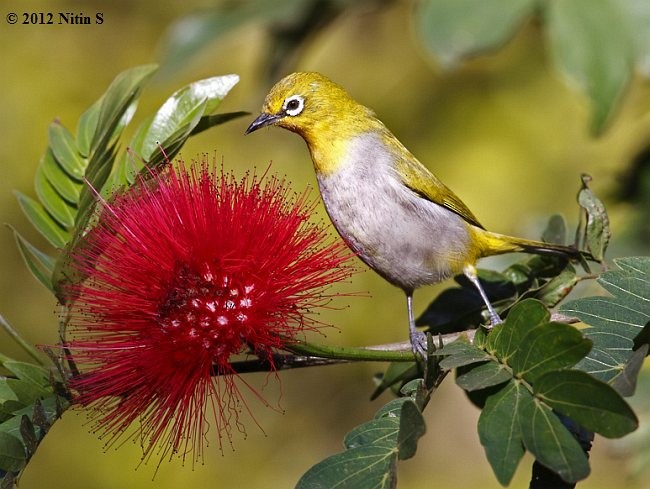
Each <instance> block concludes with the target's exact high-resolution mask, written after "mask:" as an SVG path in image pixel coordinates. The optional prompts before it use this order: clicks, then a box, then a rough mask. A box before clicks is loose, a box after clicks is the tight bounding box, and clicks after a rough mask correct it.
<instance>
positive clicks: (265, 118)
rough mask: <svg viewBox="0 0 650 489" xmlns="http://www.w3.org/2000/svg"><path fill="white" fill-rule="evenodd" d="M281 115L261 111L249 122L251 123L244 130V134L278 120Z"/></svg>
mask: <svg viewBox="0 0 650 489" xmlns="http://www.w3.org/2000/svg"><path fill="white" fill-rule="evenodd" d="M281 117H282V116H280V115H278V114H267V113H266V112H262V113H261V114H260V115H259V117H258V118H257V119H255V120H254V121H253V122H251V125H250V126H248V129H246V132H245V133H244V134H250V133H251V132H253V131H257V130H258V129H260V128H262V127H264V126H269V125H271V124H273V123H274V122H276V121H277V120H279V119H280V118H281Z"/></svg>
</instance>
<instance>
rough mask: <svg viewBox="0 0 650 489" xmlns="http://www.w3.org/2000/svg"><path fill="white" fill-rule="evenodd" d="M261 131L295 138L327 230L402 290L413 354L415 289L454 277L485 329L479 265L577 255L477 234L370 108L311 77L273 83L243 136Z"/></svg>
mask: <svg viewBox="0 0 650 489" xmlns="http://www.w3.org/2000/svg"><path fill="white" fill-rule="evenodd" d="M270 125H274V126H279V127H283V128H285V129H288V130H289V131H292V132H295V133H297V134H299V135H300V136H301V137H302V138H303V139H304V140H305V142H306V143H307V147H308V148H309V151H310V153H311V159H312V161H313V164H314V169H315V171H316V178H317V180H318V186H319V189H320V193H321V196H322V199H323V202H324V204H325V209H326V210H327V213H328V215H329V217H330V219H331V220H332V223H333V224H334V227H335V228H336V229H337V231H338V232H339V234H340V235H341V237H342V238H343V240H344V241H345V242H346V243H347V245H348V246H349V247H350V248H351V249H352V250H353V251H354V252H355V253H356V254H357V255H358V256H359V258H361V260H363V261H364V262H365V263H366V264H367V265H368V266H369V267H370V268H372V269H373V270H374V271H375V272H377V273H378V274H379V275H381V276H382V277H383V278H384V279H386V280H387V281H388V282H390V283H391V284H393V285H395V286H397V287H399V288H401V289H402V290H403V291H404V292H405V294H406V300H407V309H408V323H409V335H410V340H411V345H412V347H413V351H414V352H415V353H416V354H420V355H423V356H424V353H425V352H426V337H425V336H424V334H423V333H421V332H419V331H417V329H416V326H415V318H414V315H413V292H414V290H415V289H417V288H418V287H422V286H423V285H430V284H435V283H438V282H440V281H442V280H444V279H447V278H449V277H451V276H453V275H455V274H457V273H460V272H463V273H464V274H465V275H466V276H467V278H468V279H469V280H470V281H471V282H472V283H473V284H474V285H475V286H476V288H477V290H478V292H479V294H480V295H481V297H482V299H483V301H484V302H485V305H486V307H487V309H488V312H489V314H490V322H491V324H492V325H495V324H498V323H499V322H501V320H500V318H499V315H498V314H497V313H496V311H495V310H494V308H493V307H492V304H491V303H490V301H489V299H488V297H487V295H486V293H485V291H484V290H483V288H482V287H481V284H480V282H479V280H478V277H477V271H476V268H475V264H476V261H477V260H478V259H479V258H482V257H486V256H491V255H499V254H502V253H509V252H528V253H539V254H544V253H552V254H559V255H563V256H567V257H574V258H577V257H579V252H578V251H577V250H576V249H574V248H571V247H568V246H561V245H556V244H550V243H544V242H541V241H531V240H527V239H520V238H515V237H511V236H506V235H503V234H498V233H493V232H490V231H487V230H486V229H485V228H484V227H483V226H482V225H481V224H480V223H479V221H478V219H477V218H476V217H475V216H474V214H472V212H471V211H470V210H469V209H468V208H467V206H466V205H465V204H464V203H463V202H462V201H461V200H460V199H459V198H458V197H457V196H456V195H455V194H454V193H453V192H452V191H451V190H450V189H449V188H447V186H445V184H443V183H442V182H441V181H440V180H439V179H438V178H437V177H436V176H435V175H433V174H432V173H431V172H430V171H429V170H428V169H427V168H426V167H425V166H424V165H422V163H420V162H419V161H418V160H417V158H416V157H415V156H413V155H412V154H411V153H410V152H409V150H408V149H406V148H405V147H404V145H403V144H402V143H401V142H400V141H399V140H398V139H397V138H396V137H395V136H394V135H393V133H391V132H390V131H389V130H388V128H386V126H385V125H384V124H383V123H382V122H381V121H380V120H379V119H378V118H377V117H376V115H375V113H374V112H373V111H372V110H371V109H369V108H367V107H365V106H363V105H361V104H359V103H358V102H356V101H355V100H354V99H352V97H350V95H349V94H348V93H347V92H346V91H345V90H344V89H343V88H342V87H340V86H339V85H337V84H336V83H334V82H332V81H331V80H330V79H328V78H327V77H325V76H323V75H321V74H319V73H293V74H290V75H288V76H286V77H285V78H283V79H282V80H280V81H279V82H278V83H277V84H276V85H275V86H273V88H271V91H270V92H269V93H268V95H267V96H266V99H265V101H264V105H263V108H262V113H261V114H260V116H259V117H257V118H256V119H255V120H254V121H253V122H252V123H251V125H250V126H249V127H248V129H247V130H246V134H249V133H251V132H253V131H256V130H258V129H260V128H262V127H265V126H270Z"/></svg>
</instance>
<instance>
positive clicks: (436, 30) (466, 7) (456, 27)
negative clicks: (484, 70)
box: [415, 0, 536, 68]
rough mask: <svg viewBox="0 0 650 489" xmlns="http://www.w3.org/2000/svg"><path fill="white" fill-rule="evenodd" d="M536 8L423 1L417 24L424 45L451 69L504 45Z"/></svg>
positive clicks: (528, 0) (523, 0)
mask: <svg viewBox="0 0 650 489" xmlns="http://www.w3.org/2000/svg"><path fill="white" fill-rule="evenodd" d="M535 6H536V2H535V0H501V1H499V2H486V1H484V0H422V1H420V2H419V5H418V8H417V9H416V10H415V22H416V27H417V31H418V33H419V35H420V37H421V38H422V40H423V42H424V45H425V46H426V47H427V48H428V49H429V51H431V53H432V54H433V55H434V56H435V57H436V58H437V59H438V60H439V61H440V63H441V64H442V66H443V67H446V68H449V67H452V66H453V65H455V64H456V63H458V61H459V60H461V59H463V58H467V57H469V56H473V55H476V54H479V53H483V52H485V51H488V50H492V49H495V48H497V47H499V46H501V45H502V44H504V43H505V42H506V41H508V40H509V39H510V38H511V37H512V36H513V35H514V33H515V32H516V30H517V29H518V28H519V27H520V26H521V24H522V23H523V21H524V19H525V18H526V17H528V16H529V15H531V14H532V13H533V10H534V8H535Z"/></svg>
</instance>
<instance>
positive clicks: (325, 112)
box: [246, 72, 372, 142]
mask: <svg viewBox="0 0 650 489" xmlns="http://www.w3.org/2000/svg"><path fill="white" fill-rule="evenodd" d="M368 115H372V112H371V111H370V110H369V109H366V108H365V107H363V106H362V105H360V104H358V103H357V102H355V101H354V100H353V99H352V98H351V97H350V95H348V93H347V92H346V91H345V90H344V89H343V88H341V87H340V86H339V85H337V84H336V83H334V82H333V81H331V80H330V79H329V78H327V77H325V76H323V75H321V74H320V73H303V72H301V73H292V74H290V75H288V76H286V77H284V78H283V79H282V80H280V81H279V82H278V83H276V84H275V85H274V86H273V88H271V91H270V92H269V93H268V95H267V96H266V99H265V101H264V106H263V107H262V113H261V114H260V115H259V117H258V118H257V119H255V120H254V121H253V122H252V123H251V125H250V126H248V129H247V130H246V134H249V133H251V132H253V131H256V130H258V129H260V128H262V127H265V126H271V125H274V126H280V127H283V128H285V129H288V130H289V131H293V132H295V133H298V134H300V135H301V136H302V137H303V138H305V140H307V142H310V139H313V138H315V137H327V136H333V134H331V131H337V132H341V130H344V131H346V129H345V128H346V127H347V128H348V129H352V128H353V127H355V126H358V123H357V124H355V123H354V121H358V120H363V119H364V116H365V118H366V119H367V116H368Z"/></svg>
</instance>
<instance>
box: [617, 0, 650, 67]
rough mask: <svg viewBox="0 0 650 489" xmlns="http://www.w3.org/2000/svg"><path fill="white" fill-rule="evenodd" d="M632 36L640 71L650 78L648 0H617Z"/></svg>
mask: <svg viewBox="0 0 650 489" xmlns="http://www.w3.org/2000/svg"><path fill="white" fill-rule="evenodd" d="M615 3H616V4H617V6H618V8H620V9H621V11H622V12H623V15H624V16H625V19H626V21H627V26H628V29H629V32H630V34H631V36H632V43H633V45H634V53H635V58H636V63H637V68H638V69H639V71H640V72H641V73H642V74H643V75H644V76H645V77H646V78H647V77H650V3H648V2H647V1H646V0H615Z"/></svg>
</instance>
